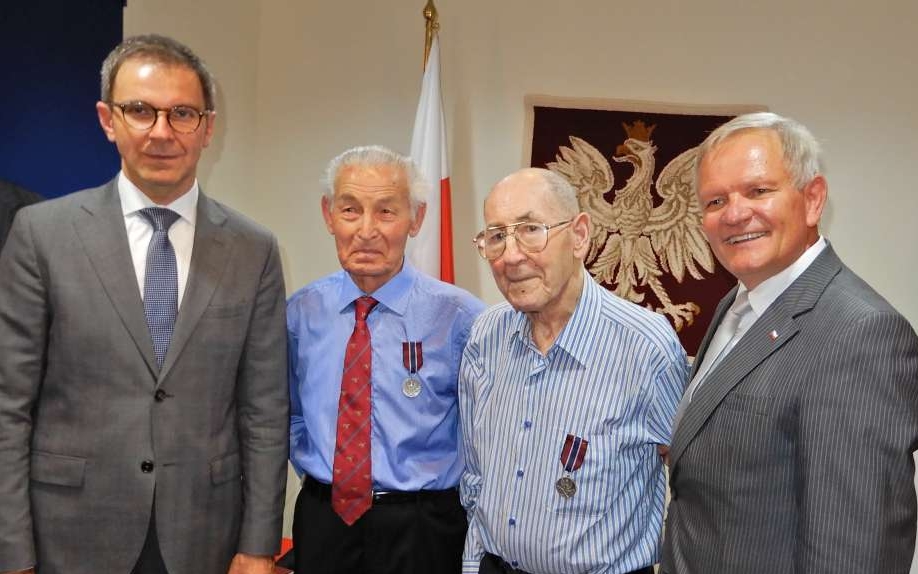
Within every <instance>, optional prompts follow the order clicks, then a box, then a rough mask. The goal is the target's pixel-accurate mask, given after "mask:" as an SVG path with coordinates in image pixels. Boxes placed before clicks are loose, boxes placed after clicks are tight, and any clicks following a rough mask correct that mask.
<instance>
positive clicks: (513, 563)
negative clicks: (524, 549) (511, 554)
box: [510, 560, 520, 568]
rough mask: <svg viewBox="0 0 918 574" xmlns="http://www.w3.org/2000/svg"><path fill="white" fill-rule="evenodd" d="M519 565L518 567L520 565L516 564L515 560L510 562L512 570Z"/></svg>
mask: <svg viewBox="0 0 918 574" xmlns="http://www.w3.org/2000/svg"><path fill="white" fill-rule="evenodd" d="M519 565H520V563H519V562H517V561H516V560H513V561H511V562H510V566H513V567H514V568H516V567H517V566H519Z"/></svg>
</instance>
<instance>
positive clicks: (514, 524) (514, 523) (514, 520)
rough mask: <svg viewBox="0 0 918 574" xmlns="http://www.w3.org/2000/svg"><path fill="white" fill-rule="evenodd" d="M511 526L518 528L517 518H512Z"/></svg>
mask: <svg viewBox="0 0 918 574" xmlns="http://www.w3.org/2000/svg"><path fill="white" fill-rule="evenodd" d="M510 526H516V518H513V517H512V516H511V517H510Z"/></svg>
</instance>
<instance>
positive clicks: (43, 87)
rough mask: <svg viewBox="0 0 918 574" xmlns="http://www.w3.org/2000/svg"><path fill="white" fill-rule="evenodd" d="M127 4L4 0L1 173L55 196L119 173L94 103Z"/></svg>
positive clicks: (0, 17)
mask: <svg viewBox="0 0 918 574" xmlns="http://www.w3.org/2000/svg"><path fill="white" fill-rule="evenodd" d="M123 4H124V2H123V0H0V178H2V179H7V180H10V181H13V182H15V183H17V184H19V185H21V186H23V187H26V188H28V189H31V190H32V191H36V192H38V193H40V194H42V195H44V196H45V197H55V196H59V195H63V194H66V193H70V192H72V191H76V190H77V189H82V188H84V187H90V186H95V185H99V184H101V183H104V182H105V181H107V180H108V179H110V178H111V177H112V176H113V175H114V174H115V173H116V172H117V170H118V167H119V159H118V153H117V151H116V150H115V147H114V145H113V144H111V143H109V142H108V140H107V139H105V135H104V134H103V133H102V129H101V128H100V127H99V122H98V120H97V119H96V111H95V103H96V101H97V100H98V99H99V68H100V66H101V64H102V60H103V59H105V56H106V55H107V54H108V52H110V51H111V49H112V48H113V47H115V46H116V45H117V44H118V43H119V42H120V41H121V37H122V33H123V23H122V11H123Z"/></svg>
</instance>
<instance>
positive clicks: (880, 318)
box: [661, 246, 918, 574]
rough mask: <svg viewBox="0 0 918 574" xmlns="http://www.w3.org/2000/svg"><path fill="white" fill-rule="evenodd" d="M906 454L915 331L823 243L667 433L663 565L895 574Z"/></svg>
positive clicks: (904, 507) (908, 486)
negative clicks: (667, 503) (667, 491)
mask: <svg viewBox="0 0 918 574" xmlns="http://www.w3.org/2000/svg"><path fill="white" fill-rule="evenodd" d="M734 296H735V290H734V291H733V292H731V293H730V294H729V295H728V296H727V297H725V298H724V300H723V301H721V303H720V306H719V307H718V309H717V312H716V315H715V319H714V321H713V322H712V325H711V327H710V328H709V330H708V333H707V335H706V336H705V338H704V341H703V342H702V346H701V349H700V352H699V355H698V357H699V358H698V360H697V361H696V364H697V363H699V362H700V358H701V357H703V355H704V352H705V349H706V348H707V346H708V344H709V342H710V339H711V334H712V332H713V331H714V328H715V327H716V325H717V324H718V323H719V322H720V320H721V318H722V317H723V314H724V313H725V312H726V310H727V308H728V306H729V304H730V302H731V301H732V300H733V298H734ZM916 448H918V338H916V336H915V332H914V330H913V329H912V328H911V327H910V325H909V324H908V322H907V321H906V320H905V319H904V318H903V317H902V316H901V315H900V314H898V313H897V312H896V311H895V310H894V309H893V308H892V307H891V306H890V305H889V304H888V303H887V302H886V301H885V300H883V298H882V297H880V296H879V295H878V294H877V293H876V292H874V291H873V289H871V288H870V287H869V286H868V285H867V284H866V283H864V282H863V281H862V280H861V279H860V278H858V277H857V276H856V275H854V273H852V272H851V271H850V270H849V269H848V268H847V267H845V266H844V265H843V264H842V263H841V261H840V260H839V259H838V257H837V256H836V254H835V252H834V251H833V249H832V248H831V246H829V247H827V248H826V249H825V250H824V251H823V252H822V253H821V254H820V255H819V257H818V258H817V259H816V260H815V261H814V262H813V264H812V265H811V266H810V267H809V269H807V270H806V271H805V272H804V273H803V274H802V275H801V276H800V277H799V278H798V279H797V280H796V281H795V282H794V283H793V284H792V285H791V286H790V287H788V289H787V290H786V291H785V292H784V293H783V294H782V295H781V296H780V297H779V298H778V299H777V300H776V301H775V302H774V303H773V304H772V305H771V306H770V307H769V308H768V310H767V311H766V312H765V314H764V315H763V316H761V317H760V318H759V319H758V320H757V321H756V322H755V324H754V325H753V326H752V327H751V328H750V329H749V331H747V333H746V334H745V336H744V337H743V338H742V339H741V340H740V341H739V343H738V344H737V345H736V347H734V348H733V350H732V351H731V352H730V353H729V354H728V355H727V356H726V357H725V358H724V359H723V361H722V362H721V363H720V364H719V365H718V366H717V368H716V369H715V370H714V371H712V372H711V373H710V374H709V375H708V378H707V379H706V381H705V383H704V384H703V385H702V386H701V387H699V389H698V391H697V392H696V394H695V398H694V400H693V401H692V403H691V405H690V406H689V407H688V409H687V410H686V412H685V415H684V417H683V419H682V421H681V423H680V424H679V427H678V429H676V433H675V435H674V437H673V442H672V447H671V452H670V464H671V468H670V487H671V495H672V502H671V503H670V506H669V514H668V517H667V522H666V528H665V535H664V544H663V561H662V569H661V570H662V572H664V573H667V574H711V573H750V574H751V573H762V574H775V573H781V574H803V573H806V574H810V573H822V572H825V573H832V574H838V573H840V572H844V573H874V572H875V573H878V574H879V573H881V572H882V573H884V574H890V573H902V574H907V572H908V571H909V567H910V564H911V561H912V555H913V552H914V544H915V522H916V501H915V487H914V482H913V480H914V472H915V469H914V463H913V459H912V452H913V451H914V450H915V449H916Z"/></svg>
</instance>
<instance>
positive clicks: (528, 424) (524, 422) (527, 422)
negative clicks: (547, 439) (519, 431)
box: [523, 421, 532, 429]
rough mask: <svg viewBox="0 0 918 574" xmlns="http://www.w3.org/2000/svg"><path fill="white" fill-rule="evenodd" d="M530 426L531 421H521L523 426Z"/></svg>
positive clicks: (525, 427) (526, 427)
mask: <svg viewBox="0 0 918 574" xmlns="http://www.w3.org/2000/svg"><path fill="white" fill-rule="evenodd" d="M531 426H532V421H523V428H524V429H528V428H529V427H531Z"/></svg>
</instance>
